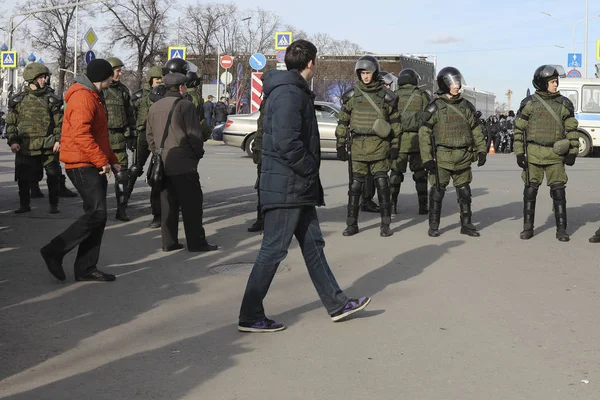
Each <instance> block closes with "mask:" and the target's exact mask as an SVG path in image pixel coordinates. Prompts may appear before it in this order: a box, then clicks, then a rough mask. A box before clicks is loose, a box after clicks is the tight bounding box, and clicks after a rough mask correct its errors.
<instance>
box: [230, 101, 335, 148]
mask: <svg viewBox="0 0 600 400" xmlns="http://www.w3.org/2000/svg"><path fill="white" fill-rule="evenodd" d="M339 111H340V106H339V105H337V104H335V103H328V102H324V101H315V113H316V115H317V122H318V124H319V133H320V134H321V152H322V153H335V152H336V150H335V128H336V127H337V122H338V118H337V116H338V112H339ZM258 115H259V112H258V111H256V112H253V113H252V114H239V115H230V116H229V117H227V122H226V123H225V129H224V130H223V142H224V143H225V144H226V145H228V146H235V147H239V148H240V149H242V150H244V151H246V153H248V155H249V156H250V157H252V141H253V140H254V135H255V134H256V127H257V122H258Z"/></svg>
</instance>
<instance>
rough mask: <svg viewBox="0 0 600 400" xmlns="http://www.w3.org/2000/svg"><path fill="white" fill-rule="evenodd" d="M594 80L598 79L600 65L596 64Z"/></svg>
mask: <svg viewBox="0 0 600 400" xmlns="http://www.w3.org/2000/svg"><path fill="white" fill-rule="evenodd" d="M595 75H596V78H600V64H596V73H595Z"/></svg>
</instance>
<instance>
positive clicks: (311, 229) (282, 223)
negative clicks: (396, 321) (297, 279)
mask: <svg viewBox="0 0 600 400" xmlns="http://www.w3.org/2000/svg"><path fill="white" fill-rule="evenodd" d="M292 236H296V239H297V240H298V243H299V244H300V249H301V250H302V255H303V256H304V262H305V263H306V268H307V269H308V273H309V275H310V279H311V280H312V282H313V285H314V286H315V289H316V290H317V293H318V294H319V297H320V298H321V301H322V302H323V305H324V306H325V308H326V309H327V312H328V313H329V314H330V315H331V314H334V313H336V312H337V311H340V310H341V309H342V308H344V305H345V304H346V301H347V300H348V298H347V297H346V295H345V294H344V292H343V291H342V289H340V287H339V285H338V283H337V281H336V280H335V277H334V276H333V273H332V272H331V269H330V268H329V264H327V260H326V259H325V253H324V252H323V248H324V247H325V241H324V240H323V235H322V233H321V228H320V227H319V219H318V218H317V210H316V209H315V207H314V206H304V207H297V208H277V209H274V210H268V211H266V212H265V216H264V235H263V240H262V245H261V247H260V251H259V252H258V256H257V257H256V263H255V264H254V267H253V268H252V272H251V273H250V278H249V279H248V284H247V286H246V293H245V294H244V299H243V300H242V307H241V310H240V318H239V319H240V322H250V323H252V322H257V321H260V320H262V319H264V318H266V316H265V310H264V307H263V300H264V298H265V296H266V295H267V292H268V291H269V286H271V282H272V281H273V277H274V276H275V273H276V272H277V267H279V263H281V261H283V259H284V258H285V256H286V255H287V253H288V248H289V247H290V243H291V242H292Z"/></svg>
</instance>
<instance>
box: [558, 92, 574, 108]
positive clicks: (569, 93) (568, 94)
mask: <svg viewBox="0 0 600 400" xmlns="http://www.w3.org/2000/svg"><path fill="white" fill-rule="evenodd" d="M560 94H562V95H563V96H565V97H566V98H567V99H569V100H571V103H573V107H574V108H575V112H577V110H578V108H577V97H578V96H577V95H578V93H577V90H561V91H560Z"/></svg>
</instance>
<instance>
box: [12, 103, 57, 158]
mask: <svg viewBox="0 0 600 400" xmlns="http://www.w3.org/2000/svg"><path fill="white" fill-rule="evenodd" d="M49 108H50V104H49V100H48V96H47V95H45V96H35V95H33V94H28V95H27V96H25V97H24V98H23V100H22V101H21V102H20V103H19V104H18V105H17V113H18V115H19V117H18V118H19V120H18V123H17V130H18V132H19V135H20V136H22V137H23V138H24V139H25V140H27V139H35V138H42V137H46V136H48V135H52V134H53V130H54V120H53V118H52V117H51V116H50V110H49ZM39 148H41V147H39ZM31 150H37V149H31Z"/></svg>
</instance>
